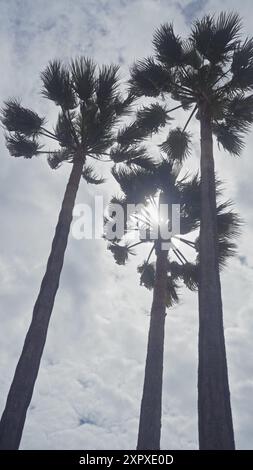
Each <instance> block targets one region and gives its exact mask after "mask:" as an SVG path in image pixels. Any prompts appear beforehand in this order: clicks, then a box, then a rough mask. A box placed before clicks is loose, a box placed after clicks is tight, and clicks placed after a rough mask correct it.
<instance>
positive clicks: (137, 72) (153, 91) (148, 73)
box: [129, 57, 171, 97]
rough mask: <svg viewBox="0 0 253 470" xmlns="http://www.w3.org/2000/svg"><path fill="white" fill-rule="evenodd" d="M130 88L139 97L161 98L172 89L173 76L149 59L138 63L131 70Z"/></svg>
mask: <svg viewBox="0 0 253 470" xmlns="http://www.w3.org/2000/svg"><path fill="white" fill-rule="evenodd" d="M129 82H130V86H131V91H132V93H133V94H134V95H135V96H137V97H140V96H159V95H160V94H161V93H162V92H165V91H169V90H170V89H171V74H170V73H169V72H168V70H166V69H165V68H164V67H162V66H161V65H159V64H157V63H155V61H154V60H153V58H151V57H148V58H147V59H144V60H142V61H138V62H136V63H135V64H134V65H133V66H132V68H131V79H130V81H129Z"/></svg>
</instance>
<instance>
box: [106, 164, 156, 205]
mask: <svg viewBox="0 0 253 470" xmlns="http://www.w3.org/2000/svg"><path fill="white" fill-rule="evenodd" d="M112 175H113V177H114V178H115V180H116V181H117V183H118V184H119V185H120V187H121V190H122V192H123V193H124V194H125V195H126V196H127V198H128V202H129V203H133V204H139V203H143V202H144V201H145V200H146V198H147V197H148V196H152V195H154V194H155V193H156V191H157V189H158V186H157V180H156V178H154V173H153V172H152V171H147V170H144V169H143V168H139V167H135V168H131V169H129V168H128V167H127V166H126V165H124V166H123V167H120V168H118V167H116V166H113V168H112Z"/></svg>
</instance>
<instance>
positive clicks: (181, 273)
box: [168, 261, 199, 291]
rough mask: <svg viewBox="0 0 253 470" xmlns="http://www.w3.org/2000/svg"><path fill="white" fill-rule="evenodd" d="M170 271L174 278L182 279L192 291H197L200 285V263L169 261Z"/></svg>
mask: <svg viewBox="0 0 253 470" xmlns="http://www.w3.org/2000/svg"><path fill="white" fill-rule="evenodd" d="M168 269H169V272H170V273H171V276H172V278H173V279H181V280H182V281H183V282H184V284H185V286H186V287H187V288H188V289H190V290H191V291H196V290H197V289H198V285H199V265H198V264H195V263H190V262H187V263H184V264H178V263H177V262H176V261H172V262H169V264H168Z"/></svg>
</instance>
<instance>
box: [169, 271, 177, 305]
mask: <svg viewBox="0 0 253 470" xmlns="http://www.w3.org/2000/svg"><path fill="white" fill-rule="evenodd" d="M178 287H179V286H178V284H177V282H176V281H175V279H173V277H172V276H167V286H166V307H172V306H173V305H175V304H177V303H178V302H179V297H178V293H177V291H178Z"/></svg>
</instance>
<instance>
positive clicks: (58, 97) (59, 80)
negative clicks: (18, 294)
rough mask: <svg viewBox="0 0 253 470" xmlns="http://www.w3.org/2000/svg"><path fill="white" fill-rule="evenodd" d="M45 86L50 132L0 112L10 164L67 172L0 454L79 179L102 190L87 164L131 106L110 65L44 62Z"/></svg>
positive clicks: (11, 109) (19, 402) (29, 389)
mask: <svg viewBox="0 0 253 470" xmlns="http://www.w3.org/2000/svg"><path fill="white" fill-rule="evenodd" d="M42 82H43V95H44V96H45V97H46V98H48V99H49V100H52V101H54V103H55V104H56V105H58V106H59V108H60V112H59V115H58V120H57V123H56V126H55V128H54V130H53V131H52V130H49V129H48V128H46V127H45V119H44V118H41V117H40V116H38V114H36V113H35V112H33V111H31V110H30V109H27V108H24V107H22V106H21V104H20V102H19V101H17V100H15V99H14V100H10V101H7V102H6V103H5V105H4V108H3V110H2V123H3V125H4V127H5V129H6V131H7V134H6V143H7V147H8V150H9V152H10V154H11V155H12V156H14V157H25V158H32V157H33V156H38V155H41V154H46V155H47V156H48V163H49V165H50V166H51V168H53V169H55V168H58V167H59V166H60V165H61V164H62V163H64V162H68V163H70V164H71V172H70V176H69V180H68V183H67V187H66V191H65V194H64V197H63V202H62V206H61V210H60V214H59V218H58V222H57V225H56V230H55V235H54V239H53V243H52V248H51V252H50V255H49V258H48V262H47V267H46V273H45V275H44V277H43V280H42V283H41V287H40V292H39V295H38V297H37V300H36V302H35V306H34V310H33V316H32V321H31V324H30V327H29V330H28V333H27V335H26V339H25V343H24V346H23V350H22V353H21V356H20V359H19V361H18V365H17V368H16V371H15V375H14V378H13V381H12V384H11V387H10V391H9V394H8V398H7V402H6V406H5V409H4V412H3V415H2V418H1V422H0V448H1V449H17V448H18V447H19V443H20V440H21V436H22V431H23V427H24V423H25V418H26V412H27V409H28V406H29V404H30V401H31V398H32V393H33V389H34V385H35V381H36V378H37V375H38V371H39V366H40V360H41V356H42V353H43V348H44V345H45V341H46V335H47V329H48V324H49V320H50V316H51V313H52V309H53V305H54V300H55V296H56V292H57V289H58V286H59V281H60V274H61V270H62V266H63V261H64V254H65V250H66V246H67V240H68V235H69V230H70V225H71V221H72V211H73V207H74V203H75V199H76V194H77V191H78V187H79V183H80V180H81V178H82V177H83V178H84V180H85V181H86V182H87V183H90V184H100V183H103V181H104V180H103V178H101V177H100V176H98V175H97V174H96V172H95V171H94V168H93V166H92V165H91V164H90V162H89V160H92V159H95V160H103V158H104V154H105V153H106V151H107V150H108V149H110V147H111V145H112V144H113V142H114V134H113V132H114V128H115V126H116V124H117V123H118V120H119V118H120V116H122V115H123V114H124V113H127V112H128V110H129V105H130V103H131V100H132V98H131V97H130V95H129V96H127V97H126V98H123V97H122V96H121V95H120V93H119V77H118V67H116V66H114V65H110V66H103V67H101V68H99V69H98V70H97V67H96V65H95V64H94V63H93V61H92V60H90V59H87V58H80V59H78V60H76V61H73V62H72V63H71V65H70V66H68V67H67V66H64V65H63V64H62V63H60V62H59V61H54V62H51V63H49V65H48V67H47V68H46V69H45V71H44V72H43V73H42ZM42 136H43V137H42ZM45 137H46V138H48V139H51V140H52V142H53V143H54V144H56V147H55V150H53V151H52V150H50V151H49V150H47V149H46V150H42V145H41V142H40V140H39V139H41V138H45Z"/></svg>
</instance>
